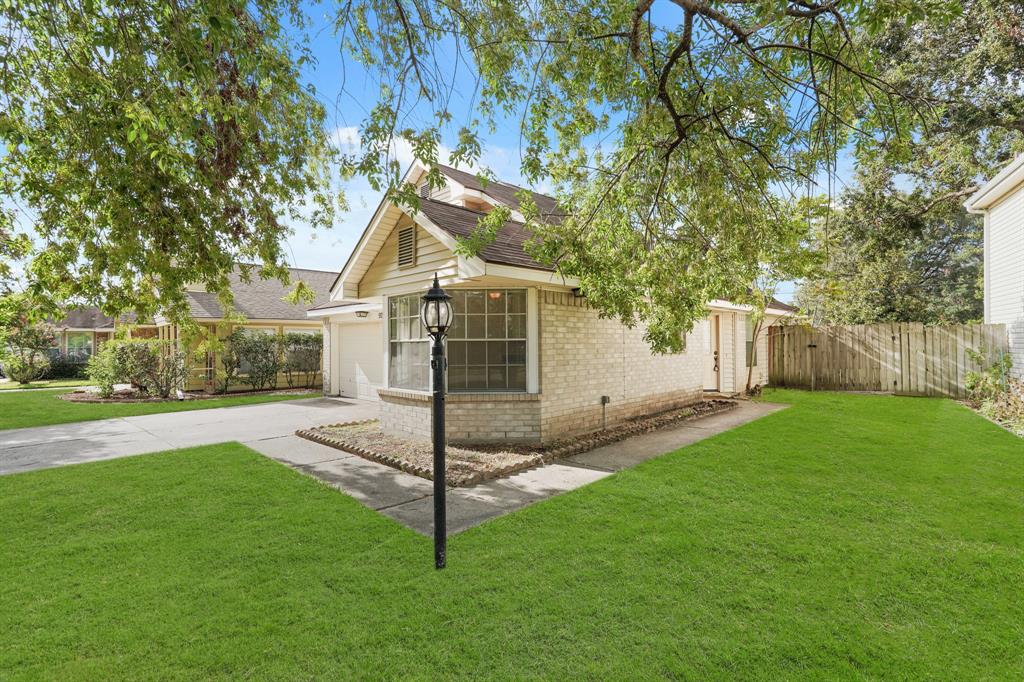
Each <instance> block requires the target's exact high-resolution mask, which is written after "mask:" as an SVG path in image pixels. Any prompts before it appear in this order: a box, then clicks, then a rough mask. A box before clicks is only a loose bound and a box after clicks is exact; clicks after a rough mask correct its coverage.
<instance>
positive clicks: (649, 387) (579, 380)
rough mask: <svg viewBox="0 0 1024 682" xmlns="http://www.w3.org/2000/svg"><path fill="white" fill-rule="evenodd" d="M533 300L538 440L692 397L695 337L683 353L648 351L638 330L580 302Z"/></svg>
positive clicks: (697, 363)
mask: <svg viewBox="0 0 1024 682" xmlns="http://www.w3.org/2000/svg"><path fill="white" fill-rule="evenodd" d="M539 305H540V357H541V393H542V399H541V403H540V405H541V431H542V438H543V440H544V441H551V440H557V439H559V438H564V437H566V436H571V435H576V434H581V433H586V432H588V431H594V430H596V429H600V428H602V426H604V425H607V426H611V425H613V424H615V423H617V422H621V421H623V420H625V419H628V418H630V417H634V416H637V415H641V414H647V413H652V412H659V411H663V410H667V409H671V408H674V407H679V406H682V405H687V404H690V403H693V402H695V401H697V400H700V398H701V395H702V387H701V382H702V376H701V371H702V357H701V349H700V344H699V339H698V338H688V339H687V341H688V351H687V352H684V353H680V354H675V355H654V354H652V353H651V351H650V348H649V346H648V345H647V342H646V341H644V338H643V333H644V330H643V328H642V327H639V326H638V327H634V328H633V329H630V328H628V327H626V326H624V325H622V324H621V323H619V322H618V321H617V320H610V319H601V318H600V317H598V315H597V312H596V311H594V310H593V309H591V308H590V307H589V306H588V305H587V304H586V299H582V298H576V297H574V296H573V295H572V294H570V293H561V292H553V291H542V292H541V293H540V296H539ZM692 336H693V335H691V337H692ZM602 395H606V396H608V397H609V398H610V402H609V404H608V405H606V406H602V405H601V396H602Z"/></svg>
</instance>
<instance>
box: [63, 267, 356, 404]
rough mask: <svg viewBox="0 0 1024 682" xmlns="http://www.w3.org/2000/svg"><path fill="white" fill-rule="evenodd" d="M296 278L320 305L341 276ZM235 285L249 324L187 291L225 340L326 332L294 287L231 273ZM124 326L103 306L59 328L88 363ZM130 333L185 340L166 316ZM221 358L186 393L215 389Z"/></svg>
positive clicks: (205, 366) (73, 315) (311, 273)
mask: <svg viewBox="0 0 1024 682" xmlns="http://www.w3.org/2000/svg"><path fill="white" fill-rule="evenodd" d="M290 274H291V279H292V281H293V282H294V281H297V280H302V281H303V282H305V283H306V284H307V285H308V286H309V287H310V289H312V291H313V292H314V294H315V296H316V298H315V299H314V301H313V303H314V305H316V304H318V303H323V302H325V301H327V300H328V294H329V292H330V288H331V284H332V283H333V282H334V281H335V279H336V278H337V277H338V273H337V272H327V271H323V270H307V269H303V268H291V269H290ZM229 283H230V287H231V292H232V294H233V295H234V307H235V312H236V314H240V315H242V316H244V322H233V321H230V320H226V319H225V317H224V311H223V309H222V308H221V305H220V302H219V301H218V300H217V295H216V294H214V293H210V292H207V291H206V290H205V289H204V288H203V287H202V286H201V285H190V286H188V287H187V288H186V292H185V296H186V300H187V302H188V306H189V312H190V314H191V315H192V318H193V319H194V320H195V321H196V322H198V323H199V324H200V325H201V326H203V327H205V328H206V329H207V330H209V331H211V332H214V333H216V334H217V335H218V336H219V337H224V336H226V335H227V334H229V333H231V331H232V330H233V329H235V328H241V329H242V330H244V333H248V334H260V333H269V334H288V333H300V334H316V333H318V332H320V330H321V324H320V321H319V320H311V319H309V318H308V317H307V316H306V309H307V308H308V307H309V304H308V303H305V302H303V303H298V304H292V303H288V302H287V301H285V300H284V299H285V297H286V296H287V294H288V292H289V289H288V287H286V286H285V285H283V284H281V282H280V281H278V280H276V279H266V280H265V279H260V278H259V277H258V276H257V275H255V274H254V275H253V277H252V278H251V280H250V281H248V282H247V281H245V280H243V278H242V276H241V274H240V273H239V272H238V271H235V272H234V273H232V274H231V275H229ZM122 324H127V322H126V321H118V322H117V323H116V324H115V321H114V320H113V319H111V318H110V317H107V316H105V315H103V314H102V313H100V312H99V310H98V309H97V308H76V309H73V310H71V311H70V312H69V313H68V315H67V317H66V318H65V319H64V320H61V321H60V322H58V323H55V325H54V326H55V328H56V329H57V330H58V331H60V340H61V341H60V342H61V350H62V351H64V352H68V353H69V354H70V353H74V354H75V355H76V356H77V357H79V358H81V361H82V362H85V361H86V360H88V358H89V356H90V355H92V354H93V353H95V352H96V350H97V349H98V348H99V347H100V346H101V345H102V344H103V343H104V342H105V341H107V340H108V339H109V338H111V337H112V336H113V332H114V329H115V327H118V326H121V325H122ZM130 330H131V331H130V334H131V335H132V336H133V337H136V338H140V337H141V338H159V339H164V340H170V341H177V340H179V339H180V338H181V330H180V329H179V328H178V325H175V324H171V322H170V321H169V320H167V319H165V318H163V317H160V316H157V318H156V319H155V320H154V322H153V323H152V324H147V325H133V326H131V327H130ZM219 360H220V359H219V357H217V356H216V355H215V354H213V353H208V354H207V355H206V356H205V361H204V362H203V363H201V364H200V366H197V367H194V368H193V369H192V377H191V378H190V380H189V381H188V383H187V385H186V386H185V388H186V390H190V391H198V390H213V389H214V387H215V382H214V379H215V377H214V374H215V370H216V367H217V363H218V362H219ZM243 373H244V368H243ZM282 384H283V381H282ZM248 388H249V387H248V386H247V385H246V384H244V383H242V382H237V383H234V384H232V385H231V387H230V390H246V389H248Z"/></svg>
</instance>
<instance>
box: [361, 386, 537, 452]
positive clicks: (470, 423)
mask: <svg viewBox="0 0 1024 682" xmlns="http://www.w3.org/2000/svg"><path fill="white" fill-rule="evenodd" d="M379 395H380V398H381V406H380V408H381V411H380V420H381V427H382V428H383V429H384V430H385V431H386V432H387V433H391V434H394V435H401V436H405V437H407V438H417V439H429V438H430V436H431V423H432V420H431V396H430V395H429V394H427V393H421V392H417V391H402V390H397V389H382V390H380V391H379ZM445 435H446V436H447V439H448V442H449V443H453V444H458V443H486V442H518V443H536V442H539V441H540V438H541V433H540V396H538V395H529V394H525V393H510V394H487V393H453V394H449V395H448V396H446V399H445Z"/></svg>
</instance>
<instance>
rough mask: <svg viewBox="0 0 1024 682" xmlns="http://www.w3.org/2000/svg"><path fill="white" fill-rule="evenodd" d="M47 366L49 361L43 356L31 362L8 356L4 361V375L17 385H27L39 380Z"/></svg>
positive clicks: (19, 357) (16, 356) (15, 356)
mask: <svg viewBox="0 0 1024 682" xmlns="http://www.w3.org/2000/svg"><path fill="white" fill-rule="evenodd" d="M48 366H49V360H47V359H46V356H45V355H43V356H37V357H35V358H34V359H33V360H32V361H26V360H25V359H24V358H23V357H21V356H19V355H8V356H7V357H6V358H5V359H4V374H6V375H7V376H8V377H9V378H10V379H11V380H13V381H17V382H18V383H19V384H29V383H32V382H33V381H35V380H36V379H41V378H42V377H43V375H44V374H46V369H47V367H48Z"/></svg>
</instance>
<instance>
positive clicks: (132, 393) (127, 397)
mask: <svg viewBox="0 0 1024 682" xmlns="http://www.w3.org/2000/svg"><path fill="white" fill-rule="evenodd" d="M276 394H281V395H305V394H310V395H320V389H318V388H288V389H278V390H268V391H232V392H231V393H204V392H186V393H185V397H184V398H181V399H180V400H213V399H215V398H235V397H239V396H244V395H276ZM58 397H59V398H60V399H61V400H67V401H68V402H71V403H171V402H179V398H178V397H176V396H171V397H170V398H161V397H160V396H152V395H148V394H146V393H140V392H139V391H136V390H135V389H123V390H120V391H114V394H113V395H112V396H111V397H109V398H101V397H100V394H99V393H97V392H96V391H71V392H70V393H62V394H61V395H59V396H58Z"/></svg>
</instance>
